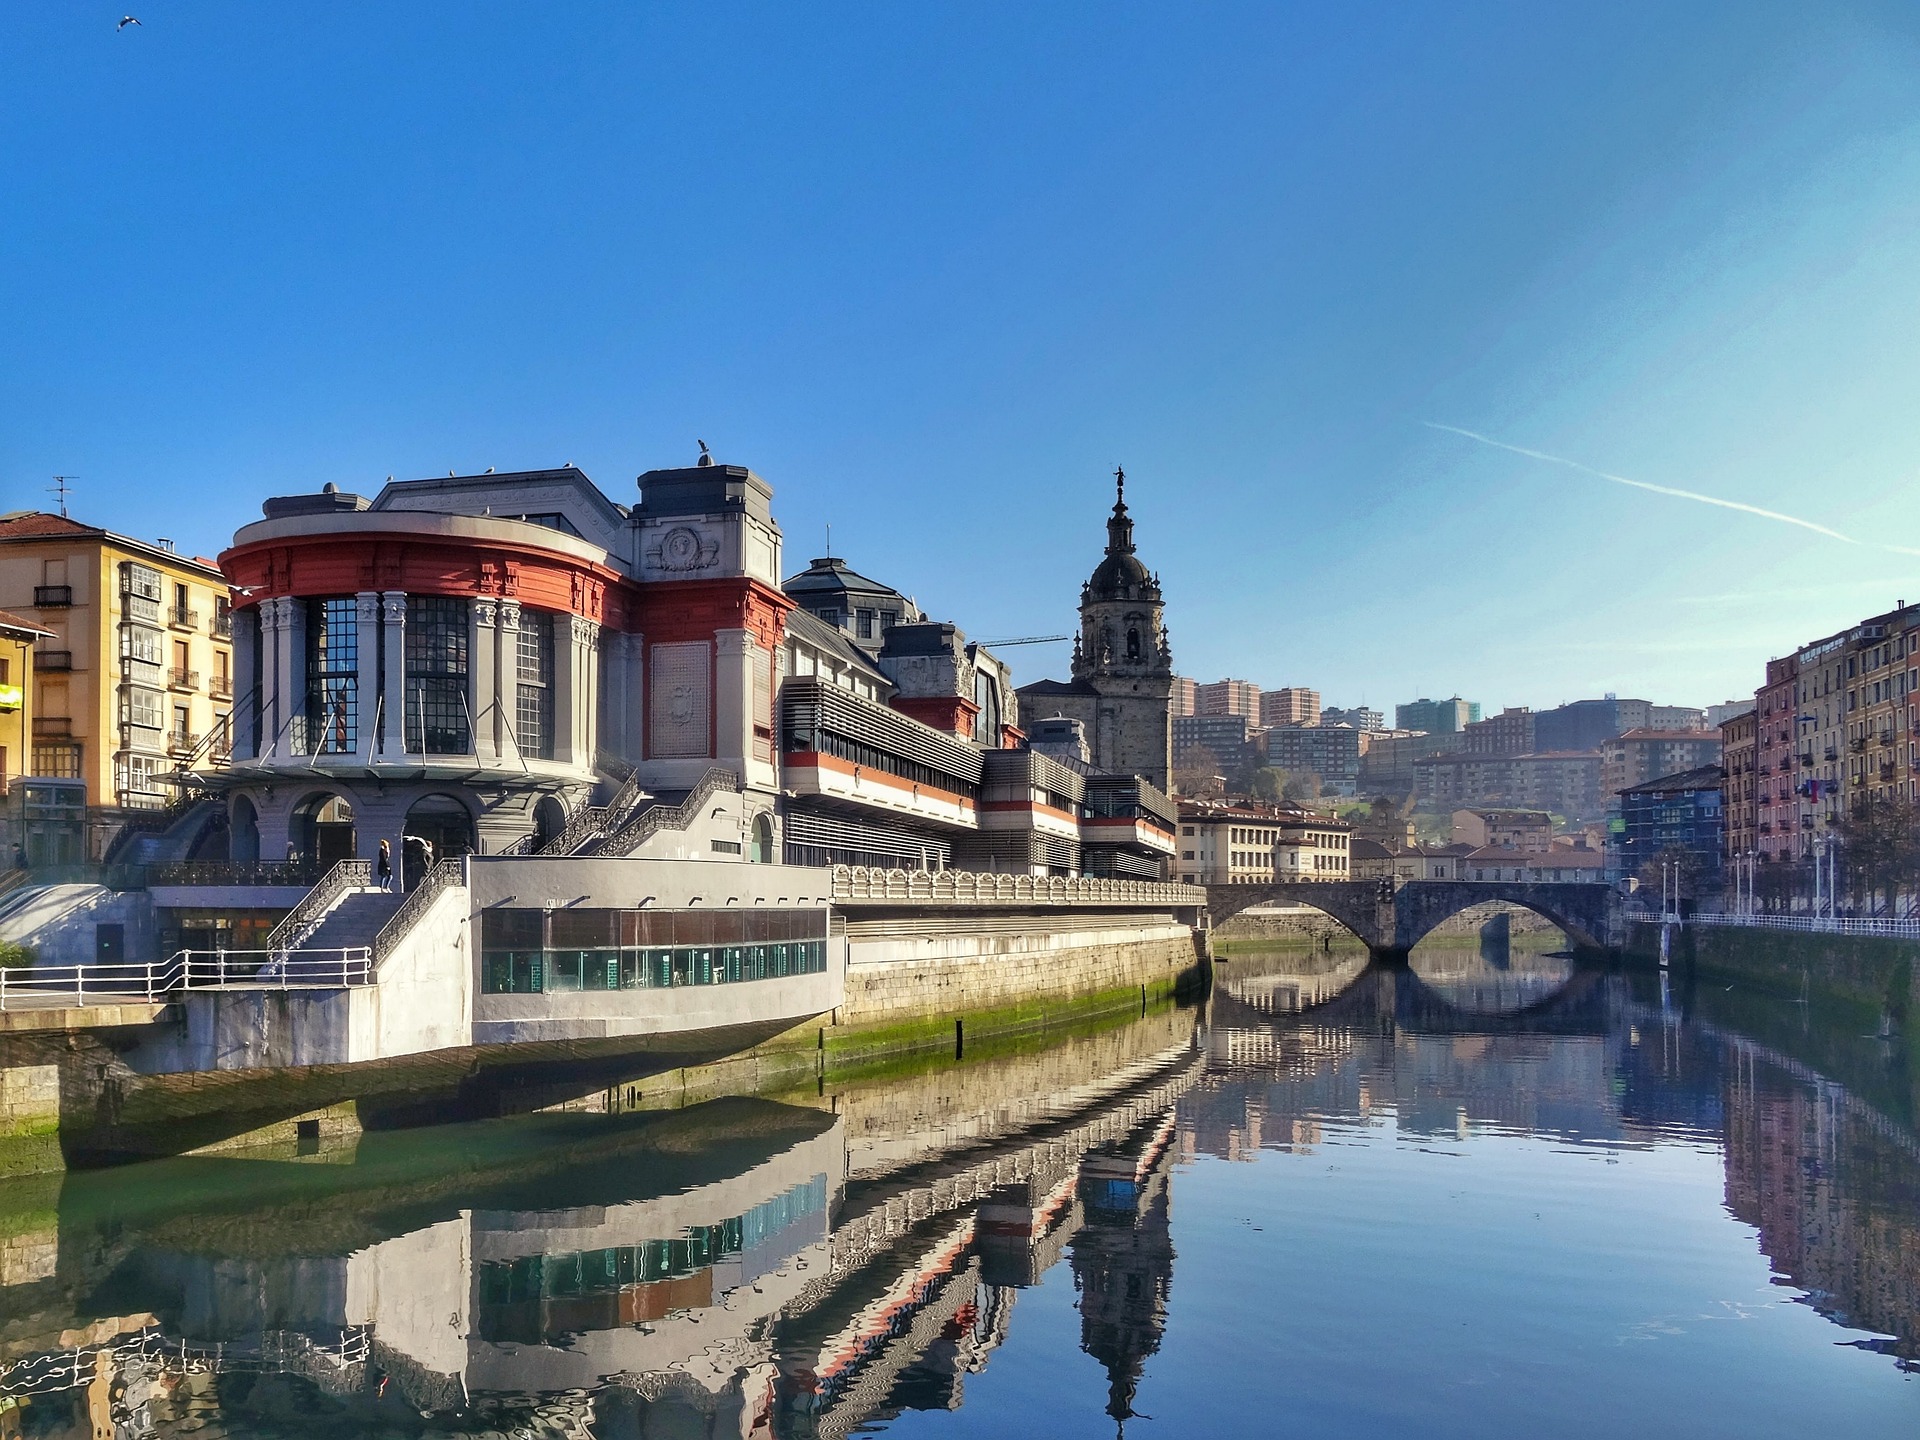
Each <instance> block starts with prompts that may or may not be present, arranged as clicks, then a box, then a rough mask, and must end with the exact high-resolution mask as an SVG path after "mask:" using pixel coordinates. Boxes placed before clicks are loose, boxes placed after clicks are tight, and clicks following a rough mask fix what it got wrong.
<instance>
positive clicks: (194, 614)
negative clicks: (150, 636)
mask: <svg viewBox="0 0 1920 1440" xmlns="http://www.w3.org/2000/svg"><path fill="white" fill-rule="evenodd" d="M167 624H169V625H178V626H179V627H180V628H181V629H183V630H198V629H199V628H200V612H199V611H198V610H195V609H192V608H190V607H189V606H186V605H169V606H168V607H167Z"/></svg>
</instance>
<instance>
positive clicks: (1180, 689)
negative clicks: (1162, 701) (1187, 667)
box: [1168, 675, 1200, 715]
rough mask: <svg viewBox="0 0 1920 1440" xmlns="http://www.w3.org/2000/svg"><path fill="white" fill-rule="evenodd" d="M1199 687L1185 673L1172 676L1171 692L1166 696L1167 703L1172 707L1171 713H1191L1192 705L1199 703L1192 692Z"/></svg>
mask: <svg viewBox="0 0 1920 1440" xmlns="http://www.w3.org/2000/svg"><path fill="white" fill-rule="evenodd" d="M1199 688H1200V687H1199V686H1198V685H1196V684H1195V683H1194V682H1193V681H1192V680H1191V679H1189V678H1188V677H1187V676H1185V675H1176V676H1174V677H1173V693H1172V695H1170V696H1169V697H1168V704H1169V705H1170V706H1171V707H1172V713H1173V714H1175V715H1191V714H1193V711H1194V707H1195V706H1196V705H1197V704H1199V701H1198V700H1197V699H1196V698H1195V697H1194V693H1193V692H1194V691H1195V690H1197V689H1199Z"/></svg>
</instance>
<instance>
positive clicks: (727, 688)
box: [713, 630, 754, 776]
mask: <svg viewBox="0 0 1920 1440" xmlns="http://www.w3.org/2000/svg"><path fill="white" fill-rule="evenodd" d="M753 650H754V644H753V632H752V631H751V630H716V631H714V632H713V661H714V663H713V742H714V743H713V754H714V758H715V759H716V760H718V761H719V762H720V763H721V764H723V765H725V764H729V763H730V764H732V765H733V767H734V768H735V769H737V770H738V771H739V772H740V774H741V775H742V776H744V775H745V774H746V773H747V768H746V767H747V760H748V759H749V758H750V757H751V756H752V755H753Z"/></svg>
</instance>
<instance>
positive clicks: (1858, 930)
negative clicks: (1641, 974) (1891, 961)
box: [1631, 910, 1920, 939]
mask: <svg viewBox="0 0 1920 1440" xmlns="http://www.w3.org/2000/svg"><path fill="white" fill-rule="evenodd" d="M1631 918H1633V919H1636V920H1639V919H1642V918H1644V919H1645V920H1646V921H1647V923H1657V921H1658V920H1659V916H1658V915H1656V914H1655V913H1654V912H1652V911H1646V912H1644V916H1643V915H1641V914H1635V915H1633V916H1632V917H1631ZM1681 923H1683V924H1692V925H1719V926H1727V927H1731V928H1737V929H1743V930H1797V931H1801V932H1803V933H1810V934H1815V935H1885V936H1894V937H1898V938H1903V939H1913V938H1920V917H1914V918H1907V917H1901V916H1894V915H1769V914H1764V913H1763V914H1757V915H1726V914H1718V913H1715V912H1713V911H1699V910H1696V911H1694V913H1693V914H1691V915H1687V916H1684V917H1682V922H1681Z"/></svg>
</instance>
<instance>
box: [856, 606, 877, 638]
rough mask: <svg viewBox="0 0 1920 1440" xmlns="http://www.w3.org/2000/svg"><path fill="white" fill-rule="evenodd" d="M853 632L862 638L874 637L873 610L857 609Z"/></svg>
mask: <svg viewBox="0 0 1920 1440" xmlns="http://www.w3.org/2000/svg"><path fill="white" fill-rule="evenodd" d="M853 633H854V634H855V635H857V636H859V637H860V638H861V639H862V640H871V639H872V638H873V611H871V610H856V611H855V612H854V623H853Z"/></svg>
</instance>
